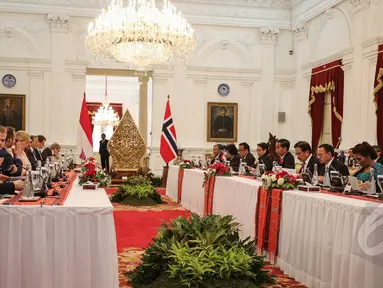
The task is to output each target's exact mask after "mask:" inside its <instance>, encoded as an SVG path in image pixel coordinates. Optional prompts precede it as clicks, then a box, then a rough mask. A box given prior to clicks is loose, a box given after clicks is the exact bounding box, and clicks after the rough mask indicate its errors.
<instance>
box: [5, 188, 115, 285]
mask: <svg viewBox="0 0 383 288" xmlns="http://www.w3.org/2000/svg"><path fill="white" fill-rule="evenodd" d="M76 183H77V181H75V182H74V183H73V186H72V189H71V190H70V192H69V195H68V197H67V199H66V201H65V202H64V203H63V205H62V206H42V207H40V206H31V205H24V206H22V205H13V206H4V205H0V287H1V288H53V287H54V288H106V287H108V288H109V287H110V288H118V263H117V245H116V234H115V226H114V219H113V207H112V204H111V203H110V201H109V198H108V196H107V194H106V192H105V190H104V189H98V190H82V189H81V187H80V186H78V185H77V184H76Z"/></svg>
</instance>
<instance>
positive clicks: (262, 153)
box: [255, 142, 273, 171]
mask: <svg viewBox="0 0 383 288" xmlns="http://www.w3.org/2000/svg"><path fill="white" fill-rule="evenodd" d="M257 154H258V162H259V164H264V165H265V167H266V171H271V170H273V160H272V159H271V157H270V155H269V145H268V144H267V143H265V142H262V143H259V144H257ZM255 166H256V165H255Z"/></svg>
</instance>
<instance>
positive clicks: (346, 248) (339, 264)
mask: <svg viewBox="0 0 383 288" xmlns="http://www.w3.org/2000/svg"><path fill="white" fill-rule="evenodd" d="M169 173H170V174H173V175H169V176H170V178H169V179H170V181H173V182H168V184H170V185H169V186H168V195H169V196H171V197H174V195H175V198H173V199H177V192H175V191H173V189H175V187H177V185H176V184H175V183H178V167H173V168H171V169H170V170H169ZM201 175H203V171H201V170H198V169H191V170H185V171H184V177H183V182H182V198H181V204H182V205H184V206H185V208H188V209H190V210H191V212H194V213H197V214H201V211H203V210H201V207H202V206H203V198H202V199H201V193H202V190H200V187H202V183H203V177H202V176H201ZM261 184H262V183H261V182H260V181H257V180H255V179H246V178H241V177H216V182H215V187H214V202H213V211H212V212H213V214H219V215H233V216H234V217H235V218H236V221H237V222H239V223H240V224H241V225H242V227H241V231H240V233H241V236H242V237H247V236H251V237H254V235H255V220H254V219H255V215H256V213H257V211H256V203H257V191H258V188H259V187H260V186H261ZM185 194H186V195H185ZM184 198H186V199H185V200H183V199H184ZM372 211H375V212H374V213H375V214H379V213H380V214H379V215H383V205H382V204H380V203H374V202H371V201H363V200H356V199H348V198H345V197H339V196H336V195H329V194H323V193H309V192H301V191H284V192H283V197H282V214H281V227H280V230H279V250H278V251H279V252H278V255H277V259H276V262H277V264H278V265H279V266H280V267H281V268H282V270H283V271H284V272H285V273H286V274H287V275H289V276H291V277H294V278H295V279H296V280H298V281H300V282H301V283H303V284H305V285H306V286H308V287H310V288H311V287H313V288H317V287H318V288H361V287H363V288H364V287H365V288H381V287H382V283H383V273H382V271H383V244H379V243H380V242H381V241H382V240H383V228H381V229H380V230H379V229H376V230H375V231H374V232H372V233H370V231H369V230H371V229H372V228H371V227H368V225H366V222H365V220H366V219H368V216H371V215H374V213H372ZM380 221H381V222H382V220H380ZM381 222H379V221H378V222H374V224H370V226H371V225H372V226H373V228H376V227H375V226H378V225H379V223H381ZM363 224H364V225H363ZM367 224H368V221H367ZM374 225H375V226H374ZM372 230H373V229H372ZM370 242H371V243H370ZM374 245H376V248H369V247H370V246H374ZM379 245H380V246H379ZM374 249H375V250H374ZM379 249H380V250H381V251H380V250H379ZM379 252H380V254H379Z"/></svg>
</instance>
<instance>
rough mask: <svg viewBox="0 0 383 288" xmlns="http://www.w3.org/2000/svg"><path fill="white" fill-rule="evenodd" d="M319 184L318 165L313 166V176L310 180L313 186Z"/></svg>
mask: <svg viewBox="0 0 383 288" xmlns="http://www.w3.org/2000/svg"><path fill="white" fill-rule="evenodd" d="M318 182H319V176H318V164H315V165H314V174H313V179H312V184H313V185H314V186H316V185H318Z"/></svg>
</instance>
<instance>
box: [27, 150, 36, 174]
mask: <svg viewBox="0 0 383 288" xmlns="http://www.w3.org/2000/svg"><path fill="white" fill-rule="evenodd" d="M25 154H27V157H28V160H29V162H31V165H32V170H35V169H36V167H37V160H38V159H37V157H36V154H35V153H34V151H33V152H32V150H31V149H26V150H25Z"/></svg>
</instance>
